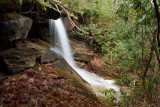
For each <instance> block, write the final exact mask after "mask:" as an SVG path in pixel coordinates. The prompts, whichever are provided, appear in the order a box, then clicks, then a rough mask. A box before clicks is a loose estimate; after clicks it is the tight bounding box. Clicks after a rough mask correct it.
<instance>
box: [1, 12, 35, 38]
mask: <svg viewBox="0 0 160 107" xmlns="http://www.w3.org/2000/svg"><path fill="white" fill-rule="evenodd" d="M0 23H1V29H0V35H1V36H0V40H1V41H3V40H6V41H14V40H18V39H26V38H27V36H28V32H29V31H30V29H31V26H32V19H30V18H28V17H25V16H22V15H20V16H19V18H18V19H14V20H2V21H1V22H0Z"/></svg>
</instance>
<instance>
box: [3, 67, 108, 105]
mask: <svg viewBox="0 0 160 107" xmlns="http://www.w3.org/2000/svg"><path fill="white" fill-rule="evenodd" d="M57 72H58V71H57V70H56V69H55V68H53V67H52V66H51V65H50V64H45V65H37V67H35V68H31V69H28V70H26V71H24V72H22V73H20V74H16V75H13V76H6V75H0V77H5V78H4V79H0V106H8V107H13V106H14V107H15V106H23V107H28V106H35V107H41V106H43V107H51V106H52V107H108V106H107V105H106V104H103V103H101V102H99V101H95V100H93V99H90V98H87V97H85V96H83V95H81V94H79V93H80V92H83V91H85V90H81V89H79V88H77V87H75V86H74V85H73V84H72V83H70V82H69V80H67V79H65V78H62V77H59V76H58V73H57Z"/></svg>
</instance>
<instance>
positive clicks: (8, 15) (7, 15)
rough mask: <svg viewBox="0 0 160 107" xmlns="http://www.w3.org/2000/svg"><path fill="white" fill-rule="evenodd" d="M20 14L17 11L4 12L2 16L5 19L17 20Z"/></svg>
mask: <svg viewBox="0 0 160 107" xmlns="http://www.w3.org/2000/svg"><path fill="white" fill-rule="evenodd" d="M20 16H21V15H20V14H18V13H16V12H12V13H4V14H2V17H3V18H4V20H16V19H18V18H20Z"/></svg>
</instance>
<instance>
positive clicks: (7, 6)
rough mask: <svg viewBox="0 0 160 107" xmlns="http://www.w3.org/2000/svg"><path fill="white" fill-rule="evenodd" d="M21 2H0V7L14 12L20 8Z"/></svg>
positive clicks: (10, 0)
mask: <svg viewBox="0 0 160 107" xmlns="http://www.w3.org/2000/svg"><path fill="white" fill-rule="evenodd" d="M22 2H23V0H0V7H1V8H3V9H5V10H16V9H18V8H20V6H21V5H22Z"/></svg>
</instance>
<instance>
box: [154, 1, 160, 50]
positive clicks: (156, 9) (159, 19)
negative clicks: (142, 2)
mask: <svg viewBox="0 0 160 107" xmlns="http://www.w3.org/2000/svg"><path fill="white" fill-rule="evenodd" d="M153 3H154V7H155V11H156V16H157V24H158V33H157V42H158V50H159V51H160V40H159V33H160V16H159V11H158V5H157V1H156V0H153Z"/></svg>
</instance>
